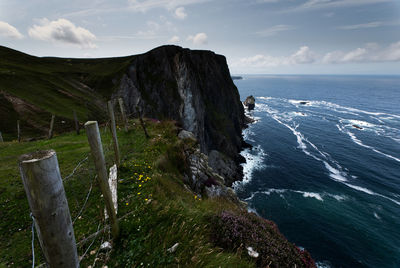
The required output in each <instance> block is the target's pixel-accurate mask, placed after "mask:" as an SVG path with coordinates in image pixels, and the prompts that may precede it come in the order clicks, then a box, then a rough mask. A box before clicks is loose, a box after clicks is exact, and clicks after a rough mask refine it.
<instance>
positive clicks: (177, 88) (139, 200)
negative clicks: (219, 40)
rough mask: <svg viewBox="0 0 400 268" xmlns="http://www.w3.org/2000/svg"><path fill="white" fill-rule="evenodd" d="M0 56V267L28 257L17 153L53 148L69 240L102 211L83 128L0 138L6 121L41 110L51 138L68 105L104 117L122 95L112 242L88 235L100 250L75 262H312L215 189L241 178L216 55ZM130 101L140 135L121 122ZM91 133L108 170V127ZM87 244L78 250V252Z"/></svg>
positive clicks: (29, 130)
mask: <svg viewBox="0 0 400 268" xmlns="http://www.w3.org/2000/svg"><path fill="white" fill-rule="evenodd" d="M0 56H1V58H0V131H2V132H3V133H4V137H5V140H6V142H5V143H0V149H1V150H0V160H1V161H0V177H1V178H3V177H4V178H6V179H3V180H0V192H1V193H2V195H0V205H1V206H2V207H4V208H5V209H4V210H2V211H0V216H1V217H2V218H3V219H5V220H4V221H2V222H1V224H0V230H1V231H2V232H1V233H2V235H1V236H0V242H1V243H0V252H4V253H5V254H1V255H0V266H9V265H14V266H15V265H17V266H21V267H23V266H27V265H29V264H30V261H31V256H30V255H29V254H26V252H30V246H31V244H30V243H31V240H30V239H31V238H30V232H31V229H30V228H31V223H32V222H31V218H30V217H29V216H28V215H29V208H28V206H27V202H26V199H25V195H24V192H23V186H22V185H21V179H20V177H19V173H18V169H17V166H16V164H15V163H16V159H17V157H18V156H19V155H21V154H22V153H26V152H27V151H32V150H39V149H49V148H52V149H55V150H56V151H57V154H59V156H60V157H59V159H60V169H61V172H62V176H63V178H64V179H65V178H68V177H70V176H72V177H71V178H68V181H66V182H65V189H66V192H67V196H68V199H69V201H70V202H69V206H70V210H71V211H72V213H73V215H74V217H75V220H74V222H75V221H76V224H75V225H74V232H75V236H76V237H77V240H78V241H85V239H86V238H87V237H88V236H90V235H91V234H93V233H94V232H97V231H98V230H99V227H100V223H101V222H99V219H102V218H103V215H102V213H103V212H102V211H103V209H102V206H101V201H100V200H99V198H100V196H101V194H100V192H99V190H98V189H95V188H97V187H93V188H92V186H93V181H91V180H90V178H94V177H95V175H94V170H93V165H92V163H91V160H90V157H89V158H87V157H86V156H88V155H89V153H90V152H89V148H88V144H87V139H86V137H85V135H74V134H71V133H69V134H65V135H56V136H55V137H54V139H52V140H38V141H33V142H22V143H17V142H15V141H14V142H9V141H10V140H15V137H16V136H15V121H16V120H20V121H21V125H22V131H23V136H25V138H27V137H32V136H35V135H36V136H38V135H42V134H43V133H46V131H47V128H48V122H49V120H50V117H51V114H55V115H56V118H57V120H56V132H57V131H58V132H59V133H60V132H63V131H66V130H68V129H72V124H71V123H72V122H71V119H72V116H73V113H72V111H73V110H75V111H76V112H77V113H78V117H79V119H80V121H81V123H82V122H84V121H86V120H98V121H100V122H102V123H105V122H106V121H107V116H106V112H105V103H106V101H107V100H109V99H116V98H119V97H122V98H123V99H124V102H125V106H126V107H125V109H126V110H127V112H128V113H129V114H130V117H131V118H130V120H129V122H128V128H129V131H128V133H125V132H123V131H122V130H120V131H118V138H119V144H120V149H121V155H122V156H123V158H122V163H121V166H120V167H119V169H118V196H119V197H118V202H119V204H118V207H119V212H118V213H119V214H118V215H120V217H121V218H120V224H121V237H120V239H119V240H118V241H117V242H115V243H113V245H112V249H111V250H110V251H107V253H106V254H104V252H103V253H101V252H100V251H101V243H102V242H103V239H107V238H105V236H103V237H102V238H101V239H100V238H98V239H97V241H95V240H96V238H94V240H93V242H92V244H93V243H94V242H96V243H95V244H94V245H95V248H97V249H98V253H99V254H98V253H96V255H94V254H92V253H90V255H89V254H87V256H86V257H85V258H84V259H83V260H82V263H81V264H82V266H88V265H89V264H92V263H93V262H96V260H100V261H101V262H102V263H103V264H104V265H105V264H108V265H110V266H112V267H118V266H135V265H137V264H138V263H143V264H145V265H146V266H150V267H177V266H182V267H267V266H268V267H315V264H314V262H313V260H312V259H311V257H310V256H309V254H308V253H307V252H306V251H303V250H300V249H299V248H297V247H296V246H295V245H293V244H291V243H290V242H288V241H287V240H286V238H285V237H284V236H283V235H282V234H280V233H279V231H278V229H277V227H276V225H275V224H273V223H272V222H270V221H267V220H264V219H262V218H260V217H258V216H257V215H255V214H253V213H249V212H248V211H247V208H246V207H245V204H243V203H242V202H241V201H240V200H238V198H237V196H236V194H235V193H234V192H233V190H232V189H231V188H229V187H226V185H231V183H232V182H233V181H234V180H237V179H241V177H242V170H241V167H240V165H239V163H240V161H242V159H241V157H240V155H239V152H240V150H241V148H242V146H243V145H244V142H243V139H242V134H241V130H242V128H243V127H245V123H246V118H245V116H244V109H243V105H242V103H241V102H240V99H239V93H238V90H237V88H236V87H235V85H234V84H233V82H232V79H231V77H230V74H229V70H228V67H227V64H226V59H225V57H223V56H221V55H216V54H215V53H213V52H211V51H193V50H189V49H183V48H180V47H176V46H163V47H159V48H156V49H154V50H152V51H149V52H148V53H145V54H142V55H136V56H129V57H123V58H110V59H91V60H90V59H60V58H37V57H33V56H29V55H26V54H23V53H20V52H17V51H13V50H10V49H8V48H4V47H0ZM136 108H138V110H139V111H141V113H142V114H143V115H144V117H145V120H144V121H145V124H146V125H147V127H148V131H149V134H150V138H146V137H145V136H144V134H143V131H142V129H141V128H140V124H139V122H138V120H137V119H136V118H132V117H136V116H137V114H136V113H137V109H136ZM154 119H159V120H161V122H160V121H158V120H154ZM119 122H121V121H119ZM101 132H102V133H101V135H102V139H103V147H104V148H105V150H104V152H105V154H106V160H107V164H106V166H111V165H113V159H114V156H113V150H112V148H111V143H110V140H111V137H110V133H109V131H108V130H107V128H103V127H102V128H101ZM31 135H32V136H31ZM85 159H89V161H86V162H85V161H84V160H85ZM81 164H82V165H83V166H81V167H80V168H78V167H79V166H80V165H81ZM76 165H77V166H76ZM69 174H71V175H69ZM67 175H68V176H67ZM88 189H89V191H88ZM91 191H93V192H94V193H93V194H92V195H91V196H90V193H91ZM88 198H89V199H88ZM88 200H89V201H88ZM86 202H87V203H86ZM82 204H83V207H82ZM83 208H85V209H83ZM99 212H100V213H99ZM81 213H82V214H81ZM122 215H123V216H122ZM122 218H123V219H124V220H122ZM96 226H98V227H97V231H96ZM27 234H28V235H27ZM105 235H106V234H105ZM100 241H101V242H100ZM92 244H90V246H91V245H92ZM90 246H89V247H90ZM86 248H87V247H86V245H85V246H84V247H82V245H81V247H80V248H79V249H78V250H79V251H80V254H83V255H84V252H85V251H84V250H86ZM37 252H40V251H39V250H38V251H37ZM97 256H99V258H97ZM38 260H39V261H40V262H43V261H44V260H43V256H40V255H39V256H38Z"/></svg>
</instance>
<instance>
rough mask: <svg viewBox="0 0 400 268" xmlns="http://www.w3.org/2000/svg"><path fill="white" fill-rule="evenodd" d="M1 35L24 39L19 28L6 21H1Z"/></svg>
mask: <svg viewBox="0 0 400 268" xmlns="http://www.w3.org/2000/svg"><path fill="white" fill-rule="evenodd" d="M0 36H4V37H9V38H14V39H22V38H23V37H24V36H23V35H22V34H21V33H20V32H19V31H18V30H17V28H15V27H14V26H12V25H10V24H8V23H7V22H4V21H0Z"/></svg>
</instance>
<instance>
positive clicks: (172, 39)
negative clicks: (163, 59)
mask: <svg viewBox="0 0 400 268" xmlns="http://www.w3.org/2000/svg"><path fill="white" fill-rule="evenodd" d="M180 41H181V39H180V38H179V36H176V35H174V36H172V37H171V39H169V40H168V42H169V43H171V44H176V43H179V42H180Z"/></svg>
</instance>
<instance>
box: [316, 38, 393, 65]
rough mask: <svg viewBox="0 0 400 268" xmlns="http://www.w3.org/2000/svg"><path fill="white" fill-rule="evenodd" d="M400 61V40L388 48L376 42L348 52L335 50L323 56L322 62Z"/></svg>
mask: <svg viewBox="0 0 400 268" xmlns="http://www.w3.org/2000/svg"><path fill="white" fill-rule="evenodd" d="M390 61H400V41H399V42H397V43H393V44H391V45H389V46H388V47H386V48H381V47H380V46H379V45H377V44H375V43H370V44H366V45H365V47H362V48H356V49H353V50H350V51H347V52H343V51H340V50H338V51H333V52H329V53H327V54H326V55H325V56H324V57H323V58H322V63H354V62H390Z"/></svg>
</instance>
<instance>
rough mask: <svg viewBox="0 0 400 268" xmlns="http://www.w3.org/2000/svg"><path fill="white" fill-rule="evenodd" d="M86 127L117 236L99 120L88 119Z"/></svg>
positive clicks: (98, 176)
mask: <svg viewBox="0 0 400 268" xmlns="http://www.w3.org/2000/svg"><path fill="white" fill-rule="evenodd" d="M85 129H86V135H87V137H88V141H89V145H90V150H91V152H92V156H93V160H94V164H95V167H96V172H97V180H98V182H99V185H100V190H101V192H102V194H103V197H104V201H105V203H106V209H107V213H108V215H109V217H110V223H111V232H112V235H113V237H114V238H117V237H118V235H119V226H118V221H117V215H116V213H115V209H114V204H113V201H112V196H111V191H110V186H109V185H108V176H107V168H106V161H105V159H104V154H103V146H102V144H101V138H100V131H99V125H98V124H97V121H88V122H86V124H85Z"/></svg>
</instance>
